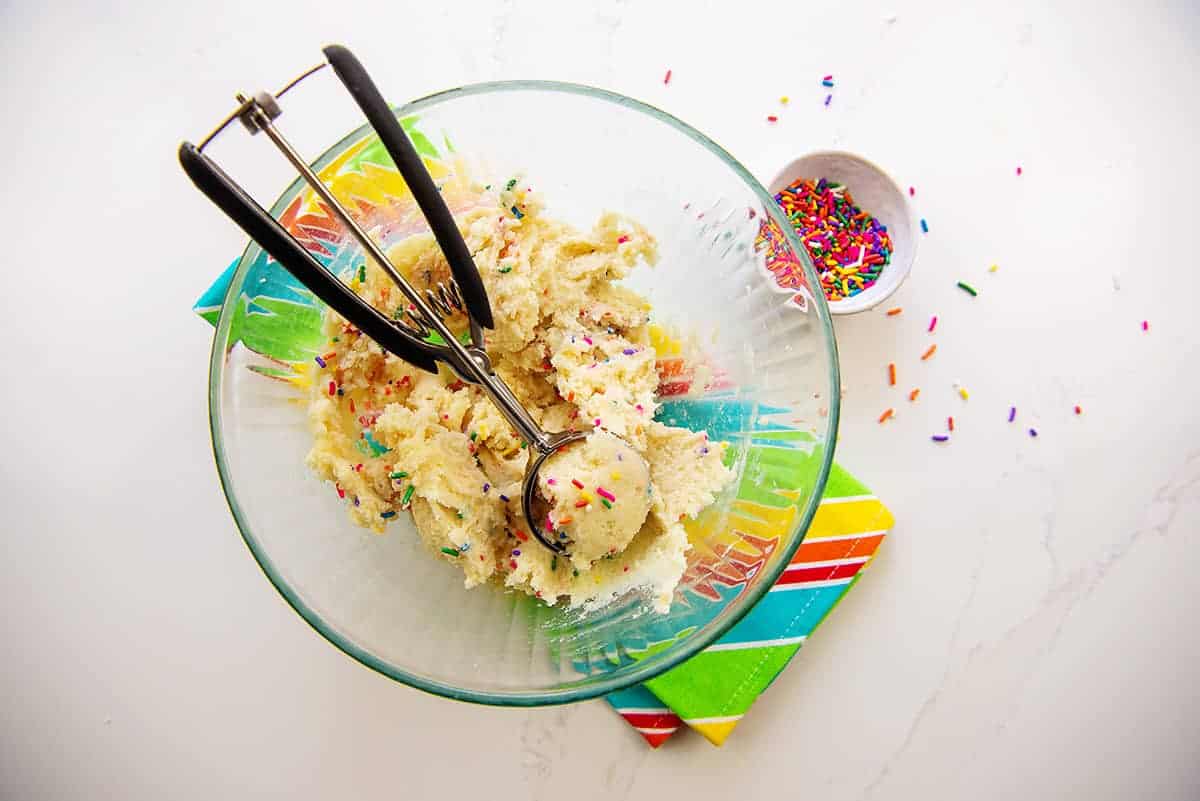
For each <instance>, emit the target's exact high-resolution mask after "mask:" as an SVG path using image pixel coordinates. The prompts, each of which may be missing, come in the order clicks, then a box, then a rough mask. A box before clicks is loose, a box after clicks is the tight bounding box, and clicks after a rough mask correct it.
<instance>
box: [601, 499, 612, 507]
mask: <svg viewBox="0 0 1200 801" xmlns="http://www.w3.org/2000/svg"><path fill="white" fill-rule="evenodd" d="M600 503H602V504H604V508H605V509H611V508H612V504H611V503H609V502H608V499H607V498H601V499H600Z"/></svg>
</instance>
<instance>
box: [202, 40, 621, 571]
mask: <svg viewBox="0 0 1200 801" xmlns="http://www.w3.org/2000/svg"><path fill="white" fill-rule="evenodd" d="M323 52H324V54H325V58H326V61H325V62H324V63H322V64H320V65H318V66H316V67H313V68H312V69H310V70H308V71H307V72H305V73H304V74H302V75H300V76H299V77H298V78H296V79H295V80H293V81H292V82H291V83H289V84H288V85H287V86H285V87H284V88H283V89H282V90H280V91H279V92H278V93H277V94H276V95H270V94H268V93H266V92H260V93H258V94H256V95H254V96H253V97H246V96H245V95H242V94H238V95H237V100H238V103H239V105H238V107H237V108H236V109H235V110H234V111H233V112H232V113H231V114H230V115H229V116H227V117H226V118H225V120H224V121H223V122H222V123H221V124H220V125H219V126H218V127H217V129H216V130H214V131H213V132H212V133H211V134H209V135H208V136H207V137H205V138H204V139H203V140H202V141H201V142H200V145H199V146H198V147H197V146H196V145H193V144H191V143H190V142H184V143H183V144H182V145H180V147H179V161H180V163H181V164H182V165H183V169H184V171H185V172H186V173H187V174H188V177H190V178H191V179H192V181H193V182H194V183H195V184H196V186H197V187H198V188H199V189H200V191H201V192H203V193H204V194H205V195H206V196H208V198H209V199H210V200H212V201H213V202H214V203H215V204H216V205H217V206H218V207H220V209H221V210H222V211H224V212H225V214H226V215H228V216H229V218H230V219H232V220H233V221H234V222H235V223H237V224H238V226H240V227H241V228H242V229H243V230H244V231H245V232H246V233H247V234H248V235H249V236H250V238H251V239H253V240H254V241H256V242H257V243H258V244H259V245H260V246H261V247H262V249H263V250H264V251H266V252H267V253H268V254H270V255H271V257H272V258H274V259H275V260H276V261H278V262H279V263H280V264H281V265H283V267H284V268H286V269H287V270H288V271H289V272H290V273H292V274H293V275H294V276H295V277H296V278H297V280H299V281H300V282H301V283H302V284H304V285H305V286H306V287H307V288H308V289H309V290H311V291H312V293H313V294H314V295H316V296H317V297H318V298H320V299H321V300H323V301H324V302H325V303H326V304H328V305H329V306H330V307H331V308H333V309H334V310H335V311H336V312H337V313H338V314H340V315H341V316H342V317H344V318H345V319H347V320H349V321H350V322H351V323H353V324H354V325H355V326H357V327H358V328H359V330H361V331H362V332H363V333H364V334H366V335H367V336H369V337H371V338H372V339H374V340H375V341H376V342H378V343H379V344H380V346H382V347H383V348H385V349H386V350H388V351H390V352H391V353H393V354H395V355H396V356H398V357H400V358H401V359H404V360H405V361H407V362H409V363H411V364H413V365H415V366H416V367H419V368H421V369H422V370H426V371H429V372H432V373H436V372H437V364H436V363H437V362H439V361H440V362H445V363H446V364H447V365H449V366H450V368H451V369H452V370H453V371H454V373H455V374H456V375H457V376H458V377H459V378H460V379H462V380H463V381H464V382H466V383H470V384H477V385H479V386H480V387H481V388H482V389H483V391H484V392H486V393H487V395H488V397H489V398H490V399H491V401H492V403H494V404H495V405H496V408H498V409H499V410H500V412H501V413H502V414H503V415H504V416H505V418H506V419H507V420H508V421H509V423H511V424H512V426H513V427H514V428H515V429H516V430H517V431H518V432H519V434H520V436H521V437H522V438H524V439H525V440H526V441H527V442H528V443H529V446H530V449H531V454H530V458H529V462H528V464H527V466H526V469H525V477H524V483H523V486H522V491H521V509H522V512H523V513H524V515H525V519H526V521H527V522H528V524H529V529H530V532H531V533H532V534H533V535H534V536H535V537H536V538H537V540H538V541H539V542H540V543H542V545H544V546H545V547H547V548H549V549H550V550H551V551H554V552H555V553H566V552H567V550H568V545H569V540H556V539H554V538H552V537H551V536H550V534H551V533H553V532H550V531H545V530H544V527H543V526H541V525H539V524H538V523H537V522H535V521H537V520H539V519H540V517H539V515H538V514H535V510H534V506H535V505H536V504H537V503H538V501H539V498H538V495H537V486H538V482H537V476H538V471H539V470H541V468H542V465H543V464H544V463H545V461H546V459H547V458H549V457H550V456H551V455H552V454H554V453H555V452H556V451H559V450H561V449H562V448H564V447H565V446H567V445H569V444H570V443H572V442H576V441H579V440H583V439H586V438H587V436H588V432H586V431H559V432H556V433H549V432H546V431H543V430H542V428H541V427H540V426H539V425H538V424H537V423H536V422H535V421H534V419H533V417H532V416H531V415H530V414H529V411H528V410H527V409H525V407H524V406H522V405H521V403H520V402H519V401H518V400H517V398H516V396H515V395H514V394H513V392H512V390H511V389H509V387H508V385H507V384H505V383H504V381H502V380H501V379H500V378H499V377H498V376H497V375H496V373H495V370H494V369H493V367H492V362H491V359H489V358H488V355H487V351H486V350H485V349H484V343H483V329H484V328H491V327H492V326H493V320H492V310H491V305H490V303H489V302H488V297H487V292H486V290H485V289H484V286H483V281H482V279H481V278H480V276H479V272H478V270H477V269H476V267H475V263H474V261H473V260H472V258H471V253H470V250H469V249H468V248H467V245H466V243H465V242H464V241H463V238H462V235H461V234H460V233H459V230H458V226H457V225H455V223H454V218H453V217H452V216H451V214H450V210H449V208H447V206H446V203H445V201H444V200H442V196H441V194H440V193H439V192H438V190H437V187H436V186H435V185H434V182H433V179H432V178H431V177H430V175H429V173H428V171H426V169H425V165H424V163H423V162H422V161H421V158H420V156H419V155H418V154H417V152H416V149H415V148H414V147H413V145H412V142H410V141H409V138H408V136H407V134H405V133H404V129H403V128H402V127H401V125H400V123H399V121H398V120H397V119H396V116H395V114H394V113H393V112H392V110H391V108H389V106H388V105H387V103H386V102H385V101H384V99H383V96H382V95H381V94H380V93H379V90H378V89H377V88H376V86H375V84H374V83H373V82H372V81H371V79H370V77H369V76H368V75H367V72H366V70H365V69H364V68H363V66H362V64H360V63H359V61H358V59H357V58H355V57H354V55H353V54H352V53H351V52H350V51H349V50H347V49H346V48H344V47H341V46H338V45H333V46H330V47H326V48H325V49H324V51H323ZM327 65H328V66H331V67H332V68H333V71H334V72H335V73H336V74H337V76H338V78H339V79H340V80H341V82H342V83H343V85H345V87H346V89H347V91H348V92H349V93H350V95H351V96H352V97H353V98H354V100H355V102H356V103H358V105H359V108H361V109H362V111H363V113H364V114H365V115H366V117H367V120H368V122H369V123H370V124H371V126H372V127H373V128H374V129H375V132H376V133H377V134H378V136H379V139H380V141H381V142H382V143H383V145H384V147H385V148H386V149H387V151H388V154H389V155H390V156H391V158H392V160H393V161H394V162H395V163H396V167H397V168H398V169H399V171H400V174H401V175H402V176H403V178H404V180H405V182H406V183H407V184H408V187H409V189H410V191H412V193H413V197H414V198H415V199H416V201H417V205H418V207H419V208H420V209H421V213H422V214H424V216H425V219H426V220H427V221H428V223H429V227H430V228H431V229H432V230H433V234H434V237H435V238H436V239H437V242H438V245H439V247H440V248H441V249H442V252H443V253H444V254H445V256H446V260H447V262H448V263H449V265H450V271H451V274H452V275H453V280H452V281H450V282H449V283H448V285H445V284H438V285H437V289H436V290H434V289H428V290H426V291H425V292H424V293H422V292H420V291H419V290H418V289H416V288H415V287H413V286H412V285H411V284H410V283H409V282H408V281H407V280H405V278H404V276H403V275H401V274H400V271H399V270H397V269H396V267H395V266H394V265H393V264H392V263H391V262H390V261H389V260H388V258H387V256H386V255H385V254H384V252H383V250H382V249H381V248H380V247H379V245H378V244H377V243H376V242H375V241H374V240H373V239H371V237H370V236H368V235H367V233H366V231H364V230H363V229H362V227H361V226H359V225H358V223H356V222H355V221H354V219H353V218H352V217H351V216H350V214H349V212H348V211H347V210H346V209H345V208H344V207H343V206H342V205H341V203H339V202H338V200H337V198H335V197H334V195H333V193H332V192H331V191H330V190H329V188H328V187H326V186H325V184H324V183H322V182H321V180H320V178H318V177H317V175H316V173H314V172H313V171H312V169H311V168H310V167H309V166H308V163H307V162H306V161H305V160H304V159H303V158H302V157H301V156H300V154H299V153H297V152H296V151H295V149H293V148H292V146H291V144H290V143H289V142H288V140H287V139H285V138H284V136H283V134H282V133H281V132H280V131H279V129H278V128H277V127H276V126H275V124H274V120H275V119H276V118H277V117H279V116H280V114H281V113H282V110H281V109H280V107H279V103H278V98H279V97H280V96H282V95H283V94H285V93H286V92H287V91H289V90H290V89H292V87H294V86H295V85H296V84H298V83H299V82H300V81H302V80H304V79H305V78H307V77H308V76H309V75H312V74H313V73H315V72H317V71H318V70H320V69H322V68H324V67H325V66H327ZM234 120H239V121H240V122H241V123H242V124H243V125H244V126H245V127H246V128H247V129H248V130H249V131H250V132H251V133H252V134H255V133H258V132H260V131H261V132H262V133H265V134H266V135H267V138H268V139H270V140H271V142H272V143H274V145H275V146H276V148H278V149H279V151H280V152H281V153H283V155H284V157H286V158H287V160H288V161H289V162H291V164H292V166H293V167H295V168H296V170H297V171H299V173H300V175H301V177H303V178H304V180H305V182H306V183H307V184H308V185H309V187H311V188H312V190H313V191H314V192H316V193H317V195H318V196H319V197H320V198H321V199H322V200H323V201H324V202H325V203H326V204H327V205H328V206H329V208H330V209H331V210H332V211H333V213H334V214H335V215H336V216H337V217H338V219H339V220H340V221H341V222H342V224H343V225H345V226H346V228H347V229H348V230H349V231H350V233H351V235H352V236H353V237H354V238H355V239H356V240H358V243H359V244H360V245H361V246H362V247H363V249H364V250H365V251H366V252H367V253H368V254H370V256H371V258H373V259H374V260H375V262H376V263H377V264H378V265H379V266H380V267H381V268H382V269H383V270H384V272H386V273H387V275H388V276H389V277H390V278H391V279H392V280H393V281H394V282H395V283H396V285H397V286H398V287H399V288H400V291H401V292H403V293H404V296H405V298H407V299H408V301H409V303H410V304H411V305H410V306H409V308H408V310H407V315H408V319H405V320H391V319H389V318H387V317H386V316H384V315H383V314H381V313H380V312H379V311H378V310H377V309H375V308H374V307H373V306H371V305H370V304H368V303H366V302H365V301H364V300H362V299H361V298H359V297H358V295H356V294H355V293H354V292H353V291H351V290H350V289H349V288H348V287H347V286H346V285H345V284H343V283H342V282H341V281H340V280H338V278H337V277H336V276H334V275H333V274H331V273H330V272H329V271H328V270H326V269H325V268H324V267H323V266H322V265H321V264H320V263H319V262H317V260H316V259H314V258H313V256H312V255H311V254H310V253H308V251H306V250H305V249H304V247H303V246H301V245H300V243H299V242H297V241H296V239H295V238H294V237H292V235H291V234H289V233H288V232H287V231H286V230H285V229H284V228H283V226H281V225H280V224H279V223H278V222H277V221H276V220H275V219H274V218H273V217H271V215H270V214H268V213H267V212H266V211H265V210H264V209H263V208H262V207H261V206H260V205H259V204H258V203H257V202H256V201H255V200H254V199H253V198H251V197H250V196H249V195H248V194H247V193H246V192H245V191H244V190H243V189H242V188H241V187H240V186H239V185H238V184H237V183H235V182H234V181H233V179H231V178H230V177H229V176H228V175H226V174H225V173H224V172H223V171H222V170H221V168H220V167H218V166H217V164H216V163H215V162H214V161H212V160H211V159H210V158H209V157H208V156H206V155H205V154H204V152H203V150H204V148H205V147H206V146H207V145H208V144H209V143H210V142H211V141H212V140H213V138H214V137H215V136H216V135H217V134H218V133H220V132H221V131H222V130H224V129H225V128H226V127H228V126H229V125H230V124H231V123H232V122H233V121H234ZM456 311H461V312H463V313H464V314H465V315H466V317H467V321H468V324H469V329H470V344H463V343H462V342H460V341H459V339H458V337H456V336H455V334H454V332H453V331H451V329H450V328H449V326H448V325H447V324H446V319H445V318H447V317H449V316H450V315H452V314H454V313H455V312H456ZM435 333H436V335H437V338H435V337H434V336H433V334H435ZM639 458H640V457H639Z"/></svg>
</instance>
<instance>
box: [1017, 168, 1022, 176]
mask: <svg viewBox="0 0 1200 801" xmlns="http://www.w3.org/2000/svg"><path fill="white" fill-rule="evenodd" d="M1020 174H1021V168H1020V167H1017V175H1020Z"/></svg>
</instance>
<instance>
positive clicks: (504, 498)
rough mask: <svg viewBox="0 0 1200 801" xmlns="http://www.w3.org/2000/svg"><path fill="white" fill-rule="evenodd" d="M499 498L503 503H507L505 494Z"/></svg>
mask: <svg viewBox="0 0 1200 801" xmlns="http://www.w3.org/2000/svg"><path fill="white" fill-rule="evenodd" d="M500 500H502V501H504V502H505V503H508V496H507V495H501V496H500Z"/></svg>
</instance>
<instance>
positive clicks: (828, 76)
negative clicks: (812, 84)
mask: <svg viewBox="0 0 1200 801" xmlns="http://www.w3.org/2000/svg"><path fill="white" fill-rule="evenodd" d="M821 80H822V81H832V80H833V76H832V75H826V76H825V77H824V78H822V79H821Z"/></svg>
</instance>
